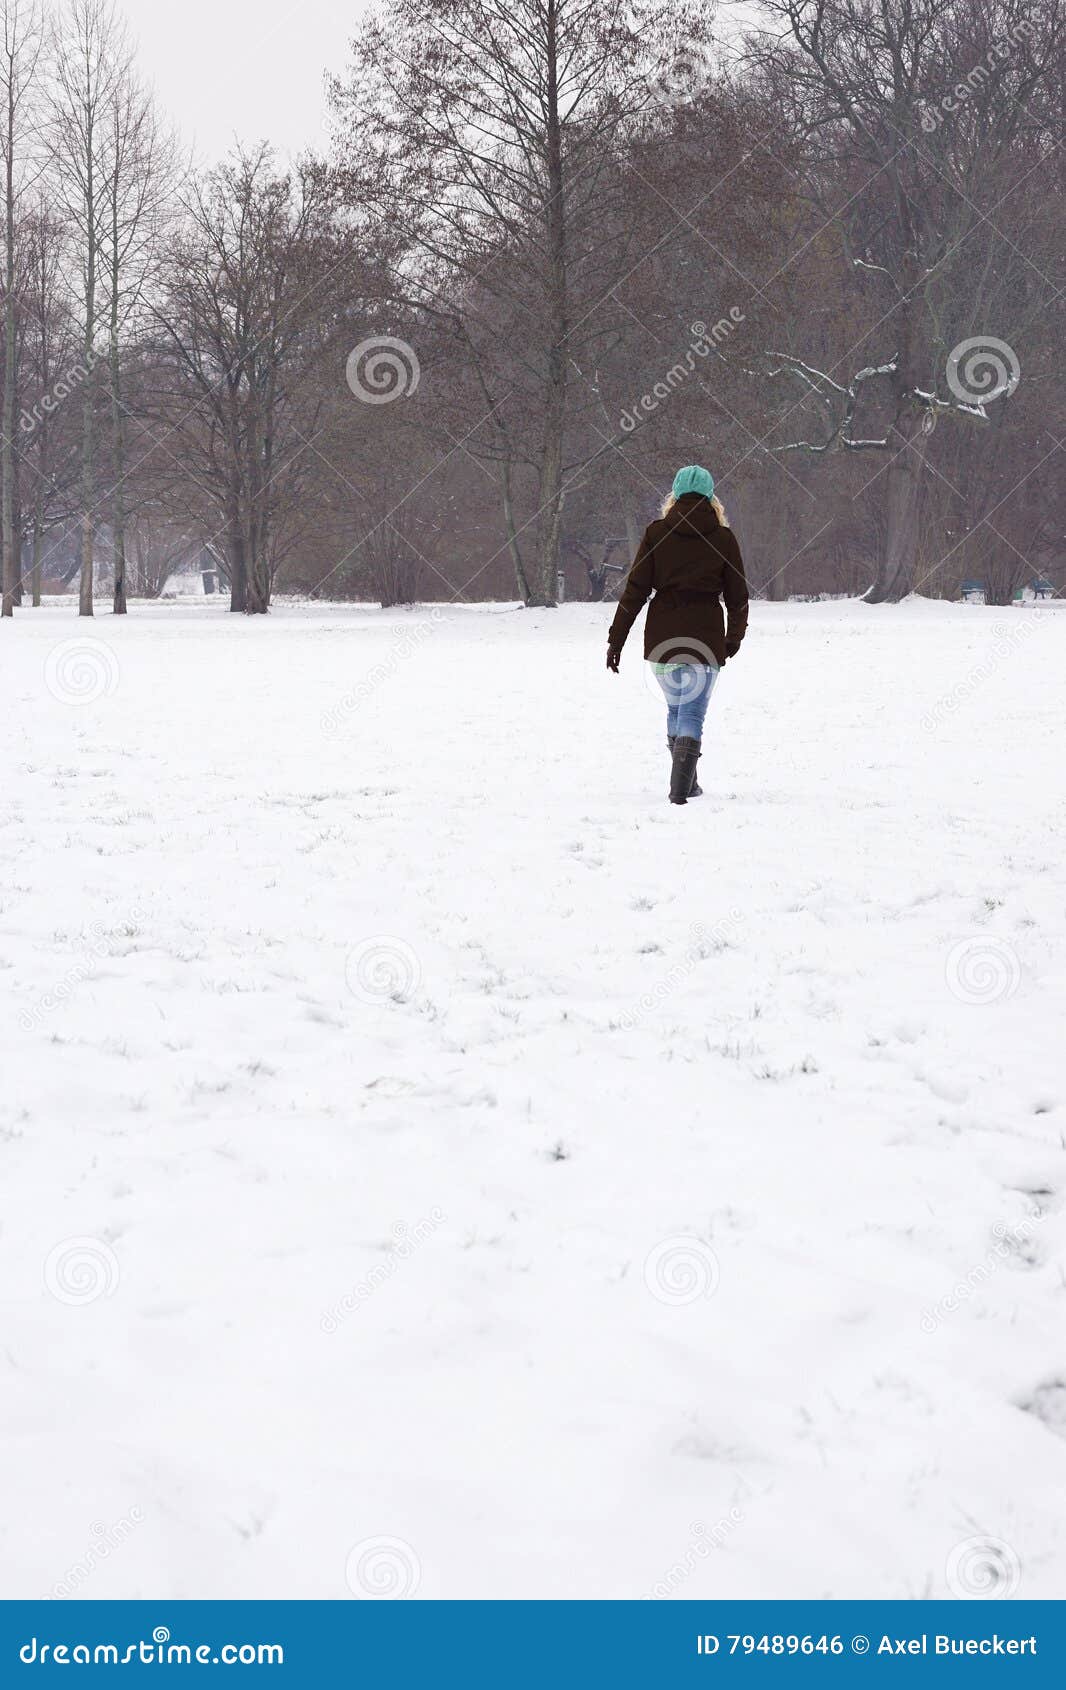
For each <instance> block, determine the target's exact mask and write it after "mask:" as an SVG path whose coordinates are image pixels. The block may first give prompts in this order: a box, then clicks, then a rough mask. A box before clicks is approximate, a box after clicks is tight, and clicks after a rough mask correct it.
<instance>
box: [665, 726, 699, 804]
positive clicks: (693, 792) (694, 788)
mask: <svg viewBox="0 0 1066 1690" xmlns="http://www.w3.org/2000/svg"><path fill="white" fill-rule="evenodd" d="M666 743H667V745H668V746H669V747H670V756H671V758H672V757H673V755H674V745H675V743H676V741H675V738H674V735H673V734H667V736H666ZM696 743H697V745H702V743H703V741H702V740H697V741H696ZM699 759H700V753H699V752H698V751H697V753H696V763H698V762H699ZM696 763H693V765H692V785H691V787H690V788H689V794H688V795H689V797H690V798H702V797H703V788H702V786H701V785H700V783H699V781H698V780H697V779H696Z"/></svg>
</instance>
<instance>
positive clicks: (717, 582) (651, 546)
mask: <svg viewBox="0 0 1066 1690" xmlns="http://www.w3.org/2000/svg"><path fill="white" fill-rule="evenodd" d="M652 593H654V595H655V596H654V598H653V599H652V601H651V604H650V606H649V608H648V618H647V621H646V623H645V625H644V657H645V659H646V661H647V662H648V663H650V664H651V666H652V668H653V670H654V671H655V675H656V677H657V679H658V682H659V685H660V687H661V688H662V690H663V694H664V696H665V698H666V710H667V716H666V736H667V741H666V742H667V744H668V745H669V747H670V755H671V758H672V764H671V769H670V802H671V804H684V803H686V802H687V800H688V799H689V798H699V797H701V796H702V788H701V787H699V786H697V784H696V764H697V762H698V760H699V755H700V742H701V740H702V739H703V718H704V716H705V715H706V714H707V703H708V700H709V699H710V696H711V693H712V691H713V690H714V683H715V681H716V680H717V679H718V672H719V670H720V669H721V667H722V664H723V663H724V662H725V660H726V658H727V657H735V656H736V654H737V652H738V651H739V649H740V642H741V640H742V639H743V638H744V631H745V629H746V628H747V626H748V587H747V582H746V581H745V579H744V562H743V559H742V558H741V555H740V547H739V546H738V545H737V542H736V537H735V536H734V534H733V531H732V529H731V528H730V527H729V524H728V523H727V521H726V515H725V511H724V510H723V509H722V506H721V502H720V501H719V500H718V499H716V498H715V496H714V478H713V476H712V475H711V474H710V472H709V471H708V470H705V469H701V468H700V467H699V465H698V464H690V465H689V466H688V468H687V469H679V470H678V472H677V474H676V475H675V476H674V485H673V490H672V492H671V494H670V497H669V498H668V499H667V501H666V503H665V505H664V506H663V514H662V517H661V518H660V520H659V521H658V522H653V523H652V525H651V527H650V528H649V529H648V530H647V532H646V533H645V535H644V538H643V540H642V541H641V542H640V547H639V549H638V551H637V555H636V558H635V560H634V563H633V567H632V569H631V570H630V571H629V579H628V580H627V581H626V584H625V587H624V588H623V590H622V595H621V597H620V598H619V600H618V609H617V611H616V612H615V618H614V621H613V622H612V623H611V631H610V633H609V634H608V635H607V667H608V669H611V670H613V671H614V673H615V674H616V675H617V673H618V660H619V658H620V657H621V655H622V647H623V646H624V645H625V643H626V638H627V636H628V634H629V630H630V628H632V626H633V623H634V622H635V621H636V618H637V616H638V614H639V613H640V611H641V610H642V609H643V607H644V605H645V603H646V602H647V599H648V597H649V596H650V595H651V594H652ZM723 600H724V602H725V607H726V610H727V611H728V613H729V625H728V627H727V626H726V624H725V620H724V618H723V616H722V601H723Z"/></svg>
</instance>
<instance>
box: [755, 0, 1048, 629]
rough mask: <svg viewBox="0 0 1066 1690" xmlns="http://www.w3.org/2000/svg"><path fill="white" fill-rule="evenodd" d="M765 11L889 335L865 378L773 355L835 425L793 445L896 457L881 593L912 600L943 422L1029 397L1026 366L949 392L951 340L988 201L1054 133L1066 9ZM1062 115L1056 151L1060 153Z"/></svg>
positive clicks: (771, 59)
mask: <svg viewBox="0 0 1066 1690" xmlns="http://www.w3.org/2000/svg"><path fill="white" fill-rule="evenodd" d="M762 4H763V9H764V11H766V12H767V13H769V14H770V17H771V18H772V20H773V22H774V25H775V28H774V31H773V33H770V32H767V33H766V34H764V35H762V36H761V37H760V38H759V39H758V41H757V42H756V43H755V44H754V46H753V48H752V51H751V54H750V59H751V62H752V63H753V64H754V65H755V66H757V67H758V70H759V72H760V74H762V75H764V76H766V77H767V78H768V79H769V82H770V85H771V86H772V88H773V90H774V92H775V95H776V97H777V98H778V100H779V101H780V102H781V106H782V109H783V110H785V111H789V112H790V113H791V115H792V119H793V123H794V126H795V128H796V130H797V131H798V132H800V133H802V134H803V135H805V136H806V137H807V138H808V139H809V141H810V143H811V151H810V155H809V158H808V166H809V176H808V193H809V195H810V196H811V198H812V200H813V201H814V202H815V203H816V204H818V205H819V206H820V207H821V208H822V209H823V210H825V211H826V212H827V215H826V217H825V219H824V222H825V224H826V225H829V224H832V225H833V226H834V227H835V228H836V229H837V230H838V231H839V233H840V235H841V237H842V238H843V240H844V242H845V252H846V256H847V260H848V262H849V264H850V266H851V268H852V270H853V272H854V273H855V274H856V275H857V276H861V277H862V278H865V279H866V281H867V282H868V284H869V286H870V288H871V291H872V290H873V289H875V288H876V290H877V291H876V293H875V295H874V299H875V311H876V315H875V318H874V323H873V326H872V327H871V328H870V329H868V331H867V334H866V335H865V336H864V337H863V339H862V341H860V344H859V346H858V347H857V348H856V354H857V356H856V359H855V362H854V363H853V364H852V365H851V367H850V369H848V370H845V371H841V372H839V374H834V373H833V370H832V369H825V368H820V367H819V366H818V365H816V364H815V363H814V362H813V361H812V360H811V359H809V358H805V357H802V356H798V355H796V354H794V353H792V352H791V351H784V352H774V353H772V354H771V356H770V359H769V367H770V371H771V373H772V374H780V375H784V376H786V377H787V378H788V379H789V380H790V382H791V383H792V384H793V389H794V391H795V392H797V393H798V394H799V396H800V397H801V398H803V399H805V400H806V401H807V402H808V403H807V405H806V406H805V408H804V415H805V417H808V418H809V417H812V416H814V417H817V418H818V421H819V433H818V436H817V437H815V438H810V437H805V438H802V439H799V440H790V441H788V442H787V443H784V444H783V445H781V446H779V447H778V448H777V449H778V450H780V451H804V452H809V453H815V454H826V453H835V452H845V453H849V452H850V453H865V452H884V453H887V454H889V455H890V456H889V462H888V466H887V469H886V471H885V476H884V482H885V488H884V515H885V525H886V532H885V544H884V548H883V552H882V555H881V558H880V560H879V561H880V567H879V569H878V573H877V578H876V580H875V581H874V583H873V585H872V587H871V588H870V590H869V592H868V594H867V597H868V598H870V599H871V600H873V601H879V600H884V599H898V598H901V597H903V595H904V594H905V593H907V592H909V591H910V590H911V586H912V583H913V581H914V578H915V576H914V566H915V559H916V556H917V549H918V542H919V511H920V501H921V495H922V488H923V483H924V473H925V468H926V459H927V452H928V441H929V436H930V434H931V431H932V429H933V427H934V426H935V425H936V424H937V423H938V422H939V421H942V420H943V419H944V418H948V419H950V420H951V421H952V422H953V423H956V424H960V423H961V424H964V425H966V426H969V427H973V426H974V425H983V424H986V423H987V421H988V418H989V413H988V410H987V406H988V405H990V404H992V403H993V402H995V401H997V400H1001V399H1003V398H1005V397H1007V396H1009V394H1010V393H1011V392H1012V391H1013V386H1014V381H1013V378H1012V376H1011V372H1010V370H1009V368H1008V367H1004V368H1002V370H1001V371H1000V372H999V373H998V374H996V373H994V372H993V374H992V379H990V380H986V381H985V383H984V385H983V387H981V388H980V389H979V390H977V391H973V392H972V393H971V392H970V391H969V390H967V389H965V388H962V389H961V390H960V385H959V384H958V383H957V382H956V383H955V384H952V383H950V382H949V383H948V384H947V387H946V388H945V380H944V377H945V366H946V363H947V356H946V355H947V353H948V352H949V351H950V349H951V344H952V343H951V341H950V340H948V342H947V345H946V346H945V345H944V343H943V338H942V333H941V329H942V325H943V323H944V321H945V318H947V317H950V315H951V314H952V311H951V309H950V307H951V306H952V305H953V304H954V302H956V301H957V297H958V295H959V294H960V293H961V294H962V295H963V296H965V295H966V294H967V292H968V288H967V275H968V273H971V274H972V271H973V249H972V246H971V245H968V244H967V243H968V242H969V241H970V237H971V236H972V235H973V234H974V233H975V232H976V231H979V230H981V227H982V224H983V223H984V222H985V212H984V210H983V209H982V207H983V205H984V206H990V205H991V204H994V203H995V200H994V198H993V197H991V196H990V193H989V186H990V184H991V183H993V182H997V181H998V183H999V189H998V192H999V193H1000V194H1002V193H1003V192H1004V191H1005V189H1006V187H1007V184H1006V183H1005V182H1004V181H1003V180H1002V171H1003V169H1004V167H1006V169H1007V172H1008V174H1009V170H1010V158H1011V149H1012V147H1013V146H1014V145H1015V143H1016V142H1017V141H1018V139H1019V137H1020V136H1022V135H1023V134H1024V133H1025V132H1026V131H1034V130H1035V131H1039V130H1040V128H1041V121H1042V120H1041V117H1040V116H1039V108H1040V104H1041V102H1042V101H1044V100H1046V98H1047V95H1048V94H1049V92H1050V91H1051V89H1052V87H1053V85H1054V78H1055V75H1056V74H1061V50H1062V40H1063V12H1062V8H1061V5H1060V0H1045V3H1044V6H1043V14H1042V16H1041V18H1040V21H1039V26H1038V27H1037V25H1036V24H1035V23H1034V20H1033V17H1032V8H1031V6H1030V4H1029V0H906V3H905V4H885V5H878V6H873V5H868V4H865V3H864V0H762ZM1004 43H1005V44H1008V50H1006V51H998V50H997V48H998V47H1000V46H1001V44H1004ZM975 72H976V74H975ZM960 88H962V89H964V94H963V97H962V98H961V99H960V98H959V97H958V91H959V89H960ZM1049 116H1050V117H1051V118H1052V121H1051V122H1050V123H1049V124H1047V125H1046V126H1045V133H1044V140H1043V145H1044V148H1045V150H1046V151H1048V152H1050V151H1052V150H1053V149H1054V148H1055V147H1057V146H1058V144H1059V140H1058V135H1057V133H1056V130H1055V122H1054V117H1055V114H1054V113H1053V112H1052V113H1049ZM842 182H846V183H847V184H848V194H847V198H846V199H845V200H844V202H843V203H842V204H841V203H840V201H839V199H838V202H837V204H836V205H835V206H826V205H825V200H826V197H827V196H826V189H827V188H828V190H829V193H830V194H836V193H837V192H838V190H839V188H840V185H841V183H842ZM995 192H996V191H995V190H994V189H993V195H994V194H995ZM997 197H998V196H997ZM1049 295H1050V289H1049ZM946 307H948V308H946ZM955 314H958V313H957V310H956V312H955ZM985 332H986V334H993V331H991V330H989V329H987V328H986V330H985ZM994 338H998V337H994ZM874 340H875V341H876V343H879V349H878V350H877V351H872V349H871V345H870V343H871V341H874ZM864 354H865V355H864ZM987 373H988V372H986V375H987Z"/></svg>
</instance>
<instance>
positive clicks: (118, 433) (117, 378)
mask: <svg viewBox="0 0 1066 1690" xmlns="http://www.w3.org/2000/svg"><path fill="white" fill-rule="evenodd" d="M115 172H116V174H115V180H114V183H113V184H112V194H111V325H110V327H111V333H110V341H109V345H108V369H109V371H110V375H111V453H112V469H113V471H114V476H115V490H114V493H113V494H112V497H111V529H112V534H111V538H112V545H113V549H114V557H115V591H114V599H113V601H112V610H113V611H114V614H115V615H116V616H125V614H126V496H125V493H124V491H123V486H122V481H123V477H124V475H125V473H126V427H125V418H124V416H123V413H122V372H121V369H120V366H119V356H118V286H119V245H118V165H117V164H116V166H115Z"/></svg>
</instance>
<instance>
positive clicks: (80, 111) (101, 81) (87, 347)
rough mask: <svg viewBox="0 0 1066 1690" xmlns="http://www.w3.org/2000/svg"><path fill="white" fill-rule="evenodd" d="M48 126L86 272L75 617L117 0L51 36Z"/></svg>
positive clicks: (87, 609) (86, 575)
mask: <svg viewBox="0 0 1066 1690" xmlns="http://www.w3.org/2000/svg"><path fill="white" fill-rule="evenodd" d="M53 58H54V67H53V87H52V91H51V112H50V129H51V140H52V151H53V157H54V163H55V176H56V180H57V184H58V187H59V192H60V197H61V200H62V203H63V206H64V209H65V211H66V214H67V217H68V219H69V223H70V227H71V229H72V231H73V234H74V238H75V243H76V249H77V263H78V266H79V269H80V273H81V291H80V300H79V304H80V314H81V352H82V368H83V372H84V374H83V381H82V412H81V415H82V434H81V497H80V502H81V510H80V526H81V579H80V585H79V591H78V614H79V615H80V616H91V615H92V614H93V552H94V540H95V532H96V516H95V510H96V482H95V455H94V446H95V435H96V426H95V425H96V395H97V382H96V364H97V351H96V337H97V330H98V327H99V312H100V286H99V282H100V258H101V248H102V241H103V234H104V230H105V227H106V224H105V217H106V209H107V188H108V174H107V172H106V170H104V169H102V168H101V159H102V157H104V156H106V149H107V146H108V142H109V139H110V125H111V123H112V121H113V115H112V114H113V112H114V110H115V107H116V102H117V101H119V99H120V90H121V89H122V87H123V85H124V84H125V83H126V82H128V80H129V78H130V76H131V64H132V53H131V48H130V44H129V41H128V38H127V35H126V30H125V26H124V24H123V23H122V22H121V20H120V19H119V17H118V15H117V13H116V11H115V8H114V5H113V3H112V0H67V9H66V11H65V12H64V13H63V14H62V15H61V18H60V20H59V22H58V23H57V25H56V28H55V32H54V52H53Z"/></svg>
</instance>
